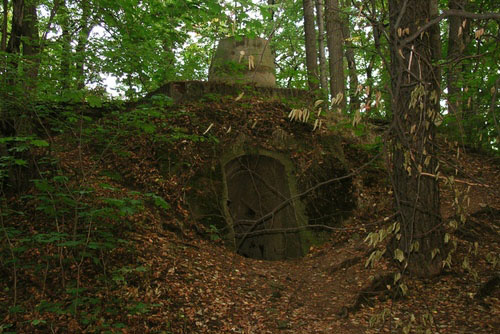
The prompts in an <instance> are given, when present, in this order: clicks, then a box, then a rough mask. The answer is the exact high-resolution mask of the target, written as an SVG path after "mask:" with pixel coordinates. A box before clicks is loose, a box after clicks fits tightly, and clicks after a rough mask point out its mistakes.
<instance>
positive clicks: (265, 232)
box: [224, 155, 304, 260]
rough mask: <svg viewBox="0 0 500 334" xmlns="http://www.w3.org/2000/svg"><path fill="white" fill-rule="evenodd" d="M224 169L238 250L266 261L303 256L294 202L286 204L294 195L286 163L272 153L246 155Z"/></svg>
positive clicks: (234, 160)
mask: <svg viewBox="0 0 500 334" xmlns="http://www.w3.org/2000/svg"><path fill="white" fill-rule="evenodd" d="M224 168H225V176H226V186H227V195H228V197H227V199H228V201H227V205H228V211H229V213H230V215H231V221H232V224H233V230H234V235H235V244H236V247H237V250H236V251H237V252H238V253H239V254H241V255H243V256H246V257H250V258H255V259H263V260H281V259H287V258H297V257H300V256H303V255H304V254H303V247H302V240H301V233H300V231H298V229H296V228H295V227H297V226H298V225H299V224H298V222H297V215H296V210H297V208H296V207H295V206H294V203H295V202H294V201H289V202H288V203H286V204H283V203H284V202H286V201H287V200H288V199H290V197H291V189H290V180H289V179H288V178H289V176H288V175H289V174H290V173H287V170H286V168H285V166H284V165H283V164H282V163H281V162H280V161H279V160H277V159H274V158H272V157H269V156H265V155H243V156H240V157H238V158H236V159H233V160H231V161H229V162H228V163H227V164H226V165H225V166H224ZM272 212H274V213H272ZM270 213H272V214H270ZM290 228H292V230H291V231H290ZM293 228H295V229H293ZM287 229H288V231H287Z"/></svg>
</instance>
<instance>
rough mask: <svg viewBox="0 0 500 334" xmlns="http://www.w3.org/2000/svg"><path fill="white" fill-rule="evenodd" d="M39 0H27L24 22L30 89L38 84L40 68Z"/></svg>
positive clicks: (25, 54) (23, 41) (25, 64)
mask: <svg viewBox="0 0 500 334" xmlns="http://www.w3.org/2000/svg"><path fill="white" fill-rule="evenodd" d="M37 7H38V1H35V0H30V1H27V0H25V8H24V17H23V23H22V35H23V37H24V38H23V39H22V46H23V56H24V62H25V63H24V75H25V78H24V79H25V80H26V81H25V88H26V89H27V90H29V91H31V90H32V89H34V88H35V87H36V84H37V77H38V70H39V68H40V36H39V33H38V15H37V12H36V11H37Z"/></svg>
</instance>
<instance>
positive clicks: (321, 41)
mask: <svg viewBox="0 0 500 334" xmlns="http://www.w3.org/2000/svg"><path fill="white" fill-rule="evenodd" d="M315 3H316V18H317V21H318V23H317V24H318V49H319V53H318V58H319V82H320V84H321V95H322V98H323V99H324V100H325V101H327V100H328V74H327V69H326V53H325V20H324V15H325V11H324V5H323V0H315Z"/></svg>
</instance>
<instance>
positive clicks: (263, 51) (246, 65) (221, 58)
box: [208, 37, 276, 87]
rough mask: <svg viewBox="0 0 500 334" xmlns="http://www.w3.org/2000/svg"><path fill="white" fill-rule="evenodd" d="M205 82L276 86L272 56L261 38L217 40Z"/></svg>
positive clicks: (267, 43) (265, 41)
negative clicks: (217, 43)
mask: <svg viewBox="0 0 500 334" xmlns="http://www.w3.org/2000/svg"><path fill="white" fill-rule="evenodd" d="M208 80H209V81H214V82H224V83H229V84H254V85H255V86H260V87H276V77H275V67H274V56H273V55H272V53H271V47H270V45H269V41H267V40H265V39H263V38H259V37H256V38H247V37H229V38H225V39H222V40H220V41H219V45H218V46H217V50H216V52H215V56H214V58H213V61H212V64H211V66H210V71H209V76H208Z"/></svg>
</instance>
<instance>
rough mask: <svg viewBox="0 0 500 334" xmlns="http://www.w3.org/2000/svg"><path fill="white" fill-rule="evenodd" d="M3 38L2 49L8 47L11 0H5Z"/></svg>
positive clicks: (1, 40) (1, 41)
mask: <svg viewBox="0 0 500 334" xmlns="http://www.w3.org/2000/svg"><path fill="white" fill-rule="evenodd" d="M2 10H3V18H2V38H1V39H0V51H5V50H6V49H7V21H8V20H9V0H3V6H2Z"/></svg>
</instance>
